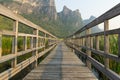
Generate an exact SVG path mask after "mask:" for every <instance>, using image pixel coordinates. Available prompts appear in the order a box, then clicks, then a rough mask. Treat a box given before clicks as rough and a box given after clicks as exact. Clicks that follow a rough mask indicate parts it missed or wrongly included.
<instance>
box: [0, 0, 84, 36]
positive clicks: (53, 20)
mask: <svg viewBox="0 0 120 80" xmlns="http://www.w3.org/2000/svg"><path fill="white" fill-rule="evenodd" d="M0 3H1V4H2V5H4V6H6V7H8V8H9V9H11V10H12V11H13V12H14V13H17V14H20V15H22V16H24V17H25V18H27V19H28V20H30V21H32V22H33V23H35V24H37V25H39V26H41V27H43V28H44V29H46V30H48V31H49V32H51V33H52V34H53V35H56V36H57V37H66V36H68V35H70V34H72V33H74V32H75V31H77V30H78V29H79V28H81V27H82V26H83V21H82V18H81V15H80V13H79V11H78V10H75V11H72V10H70V9H68V8H67V7H66V6H65V7H64V8H63V11H61V12H60V13H57V11H56V6H55V1H54V0H0Z"/></svg>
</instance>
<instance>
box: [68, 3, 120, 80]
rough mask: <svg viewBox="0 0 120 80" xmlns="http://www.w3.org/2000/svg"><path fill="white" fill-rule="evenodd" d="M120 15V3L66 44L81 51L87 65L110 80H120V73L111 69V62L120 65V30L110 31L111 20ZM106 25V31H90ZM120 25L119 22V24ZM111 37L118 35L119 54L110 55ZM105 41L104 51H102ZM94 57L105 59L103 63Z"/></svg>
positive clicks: (82, 29) (69, 38) (77, 33)
mask: <svg viewBox="0 0 120 80" xmlns="http://www.w3.org/2000/svg"><path fill="white" fill-rule="evenodd" d="M119 15H120V3H119V4H118V5H116V6H115V7H113V8H112V9H110V10H109V11H107V12H106V13H105V14H103V15H101V16H100V17H98V18H96V19H95V20H94V21H92V22H91V23H89V24H87V25H85V26H84V27H83V28H81V29H80V30H78V31H77V32H75V33H74V34H72V35H70V36H69V37H67V38H66V43H67V45H68V46H70V47H71V48H73V49H75V50H76V51H79V53H80V55H81V56H84V57H86V64H87V66H88V67H89V68H90V69H91V64H92V66H94V67H95V68H96V69H98V70H99V71H100V72H102V73H103V74H104V75H106V76H107V77H108V78H109V79H110V80H120V75H119V74H120V72H118V74H117V73H116V72H115V71H113V69H111V68H110V67H109V65H110V61H113V62H114V63H116V64H118V65H120V28H119V29H114V30H109V20H110V19H112V18H114V17H117V16H119ZM101 23H104V31H102V32H97V33H92V32H91V31H90V30H91V28H93V27H94V26H97V25H98V24H101ZM118 23H119V22H118ZM110 35H117V36H116V37H117V39H118V40H117V43H118V44H117V45H116V46H118V50H117V51H116V52H118V54H116V55H115V54H112V53H110V47H111V45H110ZM102 39H103V41H102V42H103V50H101V49H100V46H101V44H102V43H100V40H102ZM94 55H95V56H96V55H97V57H100V58H102V59H103V62H102V63H101V62H100V61H99V60H97V59H96V58H94ZM118 68H119V69H120V66H117V67H116V66H114V69H118Z"/></svg>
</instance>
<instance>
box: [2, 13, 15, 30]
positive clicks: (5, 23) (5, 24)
mask: <svg viewBox="0 0 120 80" xmlns="http://www.w3.org/2000/svg"><path fill="white" fill-rule="evenodd" d="M4 29H7V30H13V20H11V19H9V18H6V17H3V16H1V15H0V30H4Z"/></svg>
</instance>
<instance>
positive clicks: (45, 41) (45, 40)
mask: <svg viewBox="0 0 120 80" xmlns="http://www.w3.org/2000/svg"><path fill="white" fill-rule="evenodd" d="M44 37H45V38H44V50H45V48H46V41H47V40H46V37H47V34H46V33H45V36H44Z"/></svg>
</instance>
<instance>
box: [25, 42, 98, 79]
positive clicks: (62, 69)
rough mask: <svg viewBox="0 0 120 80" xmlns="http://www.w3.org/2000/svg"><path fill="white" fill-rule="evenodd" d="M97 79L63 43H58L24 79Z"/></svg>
mask: <svg viewBox="0 0 120 80" xmlns="http://www.w3.org/2000/svg"><path fill="white" fill-rule="evenodd" d="M30 79H33V80H35V79H39V80H43V79H44V80H46V79H49V80H74V79H75V80H97V78H96V77H95V76H94V75H93V73H92V72H91V71H90V70H89V69H88V68H87V67H86V66H85V64H83V63H82V62H81V61H80V60H79V59H78V58H77V56H76V55H75V54H74V53H73V52H71V51H70V50H69V49H68V48H67V47H66V46H65V45H64V44H63V43H62V44H59V45H58V46H57V47H56V48H55V49H54V50H53V51H52V52H51V53H50V54H49V55H48V56H47V58H45V60H43V61H42V62H41V63H40V64H39V66H38V67H37V68H35V69H34V70H32V71H31V72H30V73H28V75H27V76H26V77H25V78H24V80H30Z"/></svg>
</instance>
